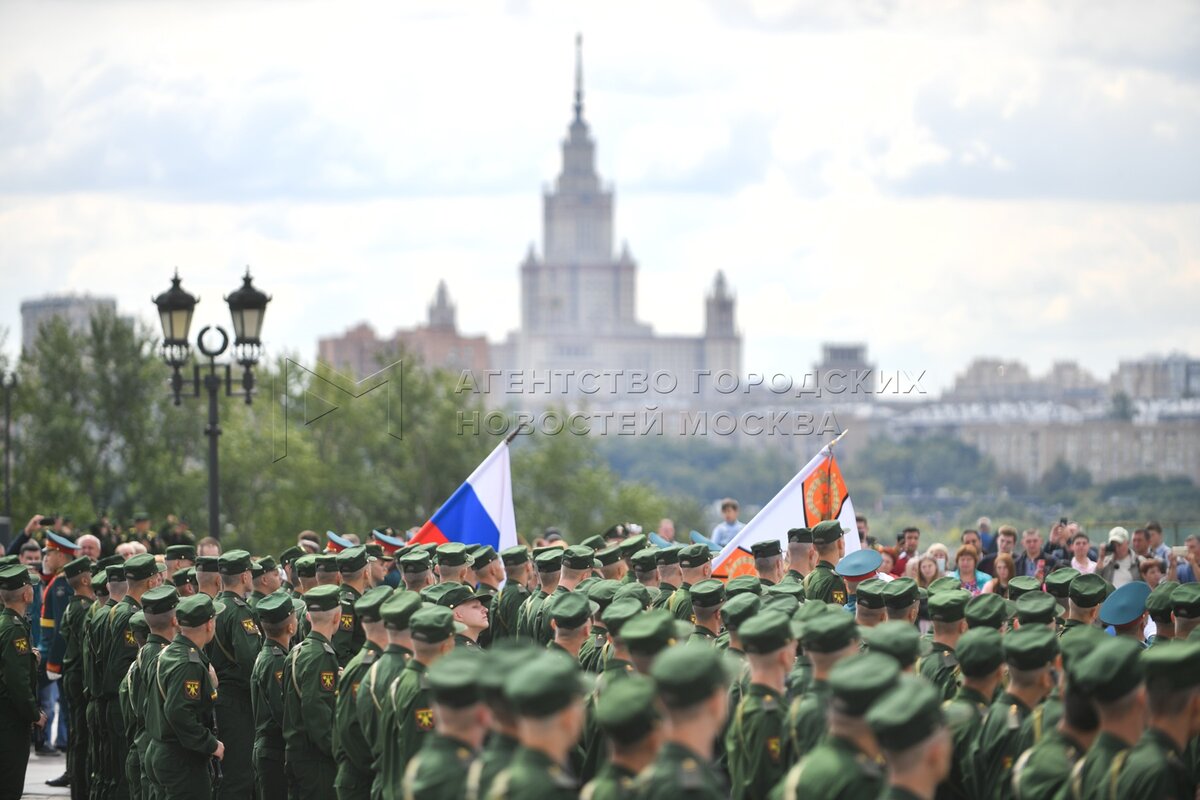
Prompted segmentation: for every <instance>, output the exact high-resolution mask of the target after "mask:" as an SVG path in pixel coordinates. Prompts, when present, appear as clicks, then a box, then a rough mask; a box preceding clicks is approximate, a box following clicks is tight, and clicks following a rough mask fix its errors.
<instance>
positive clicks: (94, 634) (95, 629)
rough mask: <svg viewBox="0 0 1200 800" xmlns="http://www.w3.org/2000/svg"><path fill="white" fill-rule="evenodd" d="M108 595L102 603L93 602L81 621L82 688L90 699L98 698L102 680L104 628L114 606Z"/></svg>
mask: <svg viewBox="0 0 1200 800" xmlns="http://www.w3.org/2000/svg"><path fill="white" fill-rule="evenodd" d="M116 605H117V604H116V603H115V602H113V599H112V598H111V597H110V598H109V599H107V600H105V601H104V603H93V604H92V607H91V609H89V612H88V614H87V616H86V617H84V621H83V652H82V658H83V689H84V691H85V692H86V693H87V696H88V697H89V698H91V699H97V700H98V699H99V698H100V690H101V683H102V682H103V680H104V649H105V635H104V634H105V630H106V628H107V623H108V618H109V615H110V614H112V610H113V609H114V608H115V607H116Z"/></svg>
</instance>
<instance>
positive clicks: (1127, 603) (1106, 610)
mask: <svg viewBox="0 0 1200 800" xmlns="http://www.w3.org/2000/svg"><path fill="white" fill-rule="evenodd" d="M1149 596H1150V587H1149V586H1148V585H1147V584H1145V583H1143V582H1142V581H1133V582H1132V583H1127V584H1125V585H1124V586H1122V587H1120V588H1118V589H1115V590H1113V593H1112V594H1110V595H1109V596H1108V598H1107V599H1105V601H1104V602H1103V603H1101V604H1100V622H1101V623H1102V624H1104V625H1111V626H1112V627H1113V631H1114V632H1115V633H1116V635H1117V636H1123V637H1127V638H1129V639H1132V640H1133V641H1135V642H1137V643H1138V644H1140V645H1141V646H1142V647H1145V646H1146V640H1145V630H1146V599H1147V598H1148V597H1149Z"/></svg>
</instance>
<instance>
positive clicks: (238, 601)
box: [233, 595, 248, 608]
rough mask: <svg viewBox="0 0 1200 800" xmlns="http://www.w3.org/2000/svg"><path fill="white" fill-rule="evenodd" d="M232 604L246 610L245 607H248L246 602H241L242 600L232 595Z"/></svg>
mask: <svg viewBox="0 0 1200 800" xmlns="http://www.w3.org/2000/svg"><path fill="white" fill-rule="evenodd" d="M233 604H234V605H235V606H241V607H242V608H246V607H247V605H248V604H247V603H246V601H245V600H243V599H242V598H240V597H238V596H237V595H234V596H233Z"/></svg>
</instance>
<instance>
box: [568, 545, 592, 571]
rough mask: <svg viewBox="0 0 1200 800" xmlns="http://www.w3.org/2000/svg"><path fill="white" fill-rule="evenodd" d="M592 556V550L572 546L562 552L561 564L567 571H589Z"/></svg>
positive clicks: (580, 546) (581, 546)
mask: <svg viewBox="0 0 1200 800" xmlns="http://www.w3.org/2000/svg"><path fill="white" fill-rule="evenodd" d="M594 556H595V552H594V551H593V550H592V548H590V547H584V546H583V545H578V544H573V545H571V546H570V547H568V548H567V549H566V550H563V551H562V563H563V566H564V567H566V568H567V569H591V568H592V562H593V561H594V560H595V558H594Z"/></svg>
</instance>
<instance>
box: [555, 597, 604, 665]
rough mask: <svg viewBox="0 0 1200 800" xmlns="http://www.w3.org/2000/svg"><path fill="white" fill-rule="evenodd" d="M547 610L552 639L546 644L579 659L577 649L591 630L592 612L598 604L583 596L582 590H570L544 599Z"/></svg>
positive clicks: (581, 645)
mask: <svg viewBox="0 0 1200 800" xmlns="http://www.w3.org/2000/svg"><path fill="white" fill-rule="evenodd" d="M546 606H547V607H548V608H549V609H550V610H549V617H550V629H551V630H552V631H553V634H554V641H552V642H551V643H550V644H549V645H548V646H549V647H550V648H551V649H555V650H560V651H562V652H563V653H566V654H567V655H569V656H570V657H571V658H573V659H574V660H575V661H576V662H577V663H578V661H579V649H580V648H581V647H583V643H584V641H586V640H587V639H588V638H589V634H591V631H592V614H593V613H595V612H596V611H597V610H598V609H599V608H600V605H599V604H598V603H594V602H592V601H591V600H589V599H588V598H587V597H585V596H584V593H583V592H570V593H568V594H564V595H561V596H556V597H551V598H550V599H549V600H547V601H546Z"/></svg>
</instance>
